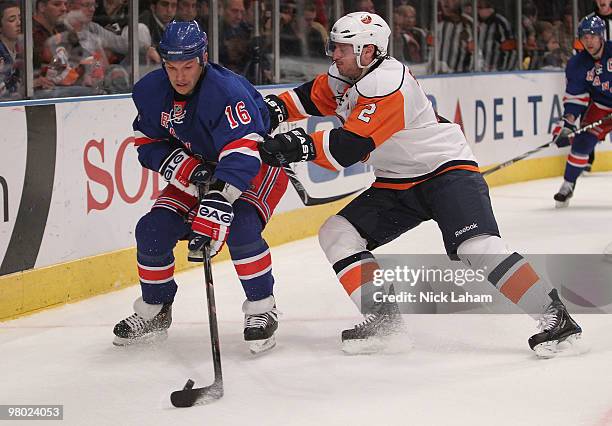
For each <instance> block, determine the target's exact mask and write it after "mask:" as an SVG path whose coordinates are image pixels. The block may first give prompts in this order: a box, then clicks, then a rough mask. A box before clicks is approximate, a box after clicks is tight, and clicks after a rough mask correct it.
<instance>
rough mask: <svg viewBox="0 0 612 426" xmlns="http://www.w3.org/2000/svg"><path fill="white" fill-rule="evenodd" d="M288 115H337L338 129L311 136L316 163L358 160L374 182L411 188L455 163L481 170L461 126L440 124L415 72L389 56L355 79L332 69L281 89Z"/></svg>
mask: <svg viewBox="0 0 612 426" xmlns="http://www.w3.org/2000/svg"><path fill="white" fill-rule="evenodd" d="M279 97H280V99H281V100H283V102H284V103H285V104H286V106H287V109H288V112H289V119H288V121H295V120H299V119H303V118H305V117H306V116H308V115H317V116H325V115H336V116H337V117H338V118H339V119H340V120H341V121H342V123H343V126H342V127H341V128H338V129H333V130H324V131H318V132H315V133H313V134H311V136H312V137H313V139H314V141H315V146H316V150H317V156H316V159H315V160H314V162H315V163H316V164H318V165H320V166H322V167H325V168H327V169H331V170H340V169H341V168H343V167H348V166H350V165H351V164H354V163H356V162H358V161H362V162H364V163H366V164H368V165H371V166H373V167H374V174H375V176H376V181H375V182H374V184H373V185H372V186H374V187H377V188H390V189H408V188H410V187H412V186H414V185H416V184H418V183H420V182H423V181H424V180H427V179H429V178H431V177H433V176H436V175H438V174H441V173H444V172H446V171H449V170H452V169H463V170H471V171H475V172H478V164H477V163H476V159H475V157H474V154H473V153H472V150H471V149H470V147H469V145H468V143H467V141H466V139H465V137H464V135H463V133H462V131H461V128H460V127H459V126H458V125H457V124H454V123H449V122H441V121H440V120H438V117H437V115H436V113H435V112H434V109H433V107H432V105H431V102H430V101H429V99H427V96H426V95H425V93H424V92H423V90H422V89H421V87H420V86H419V83H418V82H417V81H416V79H415V78H414V77H413V76H412V73H411V72H410V70H409V69H408V68H407V67H406V66H404V65H403V64H402V63H400V62H399V61H397V60H396V59H394V58H385V59H383V60H379V62H378V63H377V64H375V65H373V66H372V69H370V70H369V72H368V73H367V74H366V75H365V76H364V77H363V78H361V79H360V80H359V81H358V82H357V83H355V84H352V83H351V82H350V81H348V80H347V79H346V78H344V77H342V76H341V75H340V74H339V73H338V69H337V68H336V66H335V65H334V64H332V66H331V67H330V69H329V72H328V73H327V74H321V75H319V76H317V77H316V78H315V79H314V80H312V81H310V82H308V83H305V84H303V85H301V86H299V87H297V88H295V89H293V90H289V91H287V92H284V93H283V94H281V95H280V96H279Z"/></svg>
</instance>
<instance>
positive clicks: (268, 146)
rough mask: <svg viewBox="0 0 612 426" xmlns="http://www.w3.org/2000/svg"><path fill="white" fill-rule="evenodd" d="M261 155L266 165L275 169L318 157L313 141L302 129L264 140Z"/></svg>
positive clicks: (260, 145)
mask: <svg viewBox="0 0 612 426" xmlns="http://www.w3.org/2000/svg"><path fill="white" fill-rule="evenodd" d="M259 154H260V156H261V159H262V161H263V162H264V163H266V164H269V165H271V166H275V167H281V166H286V165H288V164H289V163H295V162H298V161H311V160H314V159H315V157H316V156H317V153H316V150H315V145H314V141H313V139H312V138H311V137H310V135H309V134H308V133H306V131H305V130H304V129H302V128H301V127H298V128H297V129H293V130H291V131H289V132H287V133H279V134H278V135H276V136H274V137H266V138H264V141H263V143H261V144H259Z"/></svg>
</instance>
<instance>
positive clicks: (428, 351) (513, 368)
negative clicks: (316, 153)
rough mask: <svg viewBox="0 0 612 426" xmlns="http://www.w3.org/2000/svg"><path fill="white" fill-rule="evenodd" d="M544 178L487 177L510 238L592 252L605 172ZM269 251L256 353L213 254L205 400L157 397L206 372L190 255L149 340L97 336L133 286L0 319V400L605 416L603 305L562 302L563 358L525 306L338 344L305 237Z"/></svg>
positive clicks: (101, 414) (610, 195)
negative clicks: (583, 309)
mask: <svg viewBox="0 0 612 426" xmlns="http://www.w3.org/2000/svg"><path fill="white" fill-rule="evenodd" d="M560 183H561V179H560V178H557V179H546V180H540V181H534V182H530V183H523V184H515V185H509V186H504V187H499V188H494V189H492V191H491V194H492V199H493V206H494V209H495V212H496V215H497V219H498V222H499V225H500V229H501V232H502V235H503V236H504V237H505V238H506V240H507V242H508V243H509V244H510V245H511V246H512V248H513V249H514V250H517V251H521V252H525V253H601V252H602V251H603V249H604V247H606V246H607V245H608V244H609V243H610V242H612V224H611V222H612V174H609V173H608V174H594V175H591V176H588V177H585V178H581V179H580V181H579V182H578V185H577V189H576V194H575V196H574V198H573V199H572V204H571V206H570V207H569V208H568V209H564V210H555V209H554V202H553V200H552V195H553V194H554V193H555V192H556V190H557V189H558V187H559V185H560ZM377 252H380V253H419V252H425V253H441V252H442V240H441V237H440V234H439V232H438V230H437V228H436V226H435V224H434V223H432V222H429V223H425V224H422V225H421V226H420V227H419V228H417V229H415V230H413V231H411V232H410V233H408V234H405V235H404V236H402V237H401V238H400V239H398V240H397V241H395V242H393V243H391V244H389V245H387V246H385V247H383V248H381V249H379V250H378V251H377ZM272 255H273V260H274V265H273V267H274V272H275V276H276V287H275V294H276V299H277V303H278V308H279V309H280V310H281V311H282V312H283V315H282V317H281V322H280V326H279V331H278V333H277V340H278V346H277V347H276V348H275V349H274V350H273V351H271V352H269V353H267V354H265V355H261V356H259V357H256V356H253V355H251V354H250V353H249V352H248V350H247V348H246V347H245V345H244V342H243V341H242V321H243V317H242V312H241V310H240V306H241V304H242V301H243V299H244V295H243V293H242V289H241V287H240V285H239V282H238V280H237V278H236V277H235V273H234V270H233V267H232V265H231V263H229V262H223V263H219V264H215V265H214V279H215V291H216V297H217V306H218V317H219V331H220V336H221V353H222V361H223V374H224V379H225V396H224V397H223V398H222V399H221V400H219V401H217V402H215V403H213V404H211V405H208V406H196V407H193V408H188V409H176V408H173V407H171V405H170V399H169V396H170V392H171V391H173V390H177V389H180V388H181V387H182V386H183V384H184V383H185V381H186V379H187V378H193V379H194V380H195V382H196V387H198V386H205V385H208V384H210V383H212V378H213V372H212V361H211V353H210V343H209V337H208V323H207V315H206V308H205V290H204V285H203V273H202V271H201V269H200V268H196V269H193V270H190V271H188V272H185V273H181V274H179V275H178V276H177V282H178V283H179V293H178V295H177V298H176V301H175V303H174V323H173V325H172V327H171V329H170V333H169V337H168V340H166V341H165V342H161V343H158V344H155V345H146V346H133V347H124V348H118V347H114V346H113V345H112V344H111V341H112V337H113V335H112V328H113V326H114V324H115V323H116V322H117V321H118V320H120V319H122V318H124V317H126V316H128V315H130V314H131V313H132V312H133V311H132V306H131V305H132V302H133V300H134V299H135V298H136V297H137V296H138V295H139V292H140V290H139V287H138V286H134V287H130V288H128V289H125V290H122V291H119V292H115V293H112V294H108V295H103V296H98V297H95V298H92V299H89V300H86V301H83V302H79V303H76V304H72V305H67V306H64V307H61V308H57V309H52V310H48V311H44V312H41V313H39V314H36V315H32V316H29V317H25V318H22V319H17V320H14V321H9V322H5V323H2V324H0V372H1V376H0V377H1V382H2V385H1V386H0V404H63V405H64V420H63V422H61V424H66V425H114V426H119V425H144V426H153V425H163V426H168V425H191V424H193V425H196V424H201V425H207V426H213V425H214V426H216V425H241V426H244V425H274V426H280V425H572V426H573V425H593V426H603V425H612V361H611V360H612V337H611V336H612V334H611V330H612V316H609V315H579V316H577V317H576V318H577V319H578V321H579V323H580V324H581V325H582V327H583V329H584V334H583V336H584V338H583V340H584V341H585V343H586V344H588V345H589V346H590V351H589V352H587V353H585V354H583V355H581V356H575V357H564V358H555V359H550V360H540V359H536V358H535V356H534V354H533V353H532V352H531V351H530V350H529V347H528V346H527V338H528V337H529V336H530V335H531V334H533V333H534V332H535V331H536V329H535V322H534V321H533V320H532V319H531V318H530V317H528V316H526V315H465V314H463V315H409V316H406V317H405V319H406V321H407V323H408V328H409V338H406V340H405V342H402V343H401V344H399V345H397V346H396V347H395V348H394V350H391V351H388V352H387V353H383V354H376V355H368V356H346V355H344V354H343V353H342V352H341V351H340V346H339V333H340V330H342V329H343V328H347V327H352V326H353V324H354V323H355V322H357V321H359V320H360V317H359V315H358V313H357V312H356V310H355V308H354V306H353V304H352V303H351V302H350V300H349V299H348V297H346V295H345V294H344V291H343V290H342V288H341V286H340V285H339V284H338V283H337V282H336V279H335V276H334V274H333V271H332V269H331V267H330V266H329V265H328V264H327V261H326V260H325V258H324V255H323V253H322V251H321V250H320V249H319V247H318V243H317V241H316V239H315V238H309V239H306V240H302V241H297V242H294V243H290V244H286V245H284V246H280V247H275V248H273V249H272ZM611 278H612V277H611ZM9 423H10V422H7V423H6V424H9ZM2 424H4V423H3V422H2ZM16 424H18V425H20V424H27V422H19V423H16ZM45 424H46V423H45Z"/></svg>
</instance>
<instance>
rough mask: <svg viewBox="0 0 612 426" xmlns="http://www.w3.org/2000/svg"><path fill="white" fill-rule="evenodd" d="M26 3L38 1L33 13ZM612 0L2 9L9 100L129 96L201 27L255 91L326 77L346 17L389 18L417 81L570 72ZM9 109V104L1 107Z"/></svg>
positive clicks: (0, 80) (2, 83) (210, 1)
mask: <svg viewBox="0 0 612 426" xmlns="http://www.w3.org/2000/svg"><path fill="white" fill-rule="evenodd" d="M26 2H31V3H27V4H26ZM610 3H611V1H610V0H596V1H591V0H522V1H517V0H438V1H435V0H334V1H323V0H0V18H1V20H0V101H2V100H4V101H6V100H15V99H33V98H56V97H67V96H86V95H104V94H115V93H129V92H130V90H131V87H132V85H133V83H134V82H135V81H137V80H138V79H139V78H141V77H142V76H143V75H145V74H146V73H148V72H150V71H152V70H154V69H156V68H159V67H160V66H161V59H160V56H159V54H158V52H157V44H158V43H159V40H160V37H161V33H162V31H163V29H164V27H165V26H166V25H167V24H168V23H169V22H170V21H171V20H173V19H176V20H194V19H195V20H197V21H198V22H199V24H200V25H201V27H202V28H203V29H204V30H205V31H206V32H207V33H208V36H209V53H210V60H212V61H213V62H218V63H220V64H221V65H224V66H225V67H227V68H229V69H231V70H233V71H234V72H236V73H238V74H242V75H244V76H246V77H247V78H248V79H249V80H250V81H251V82H253V83H254V84H257V85H266V84H280V83H298V82H304V81H307V80H309V79H311V78H313V77H314V76H315V75H316V74H318V73H320V72H325V71H326V70H327V68H328V67H329V64H330V59H329V58H327V57H326V56H325V44H326V42H327V38H328V32H329V30H330V28H331V25H332V24H333V23H334V21H335V20H336V19H338V18H339V17H341V16H342V15H344V14H345V13H348V12H354V11H368V12H373V13H377V14H379V15H381V16H382V17H383V18H385V19H386V20H387V22H389V24H390V27H391V28H392V42H391V46H390V53H391V55H392V56H394V57H395V58H397V59H398V60H400V61H402V62H404V63H406V64H408V66H409V67H410V68H411V70H412V72H413V73H414V74H415V75H429V74H442V73H466V72H494V71H513V70H541V69H548V70H562V69H563V68H564V67H565V64H566V63H567V60H568V59H569V58H570V57H571V56H572V54H574V53H575V52H576V50H577V49H580V44H579V42H578V41H577V40H576V34H575V33H576V31H575V28H576V27H577V23H578V22H580V20H581V19H582V18H583V17H584V16H586V15H588V14H591V13H597V14H599V15H600V16H601V17H603V18H604V20H605V22H606V25H608V29H609V22H610V21H609V19H612V8H611V6H610ZM0 105H1V104H0Z"/></svg>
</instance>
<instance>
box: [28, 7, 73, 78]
mask: <svg viewBox="0 0 612 426" xmlns="http://www.w3.org/2000/svg"><path fill="white" fill-rule="evenodd" d="M67 11H68V3H67V0H38V1H37V2H36V13H35V14H34V16H33V22H32V40H33V48H34V70H35V71H36V70H39V69H40V68H41V66H42V65H43V64H48V63H49V62H51V59H52V57H49V56H44V46H45V42H46V41H47V39H48V38H49V37H51V36H52V35H53V34H58V33H60V32H62V31H65V30H66V27H64V24H62V22H61V20H62V18H63V17H64V15H66V12H67ZM41 81H42V80H41ZM43 83H44V81H43ZM47 86H48V84H47Z"/></svg>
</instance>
